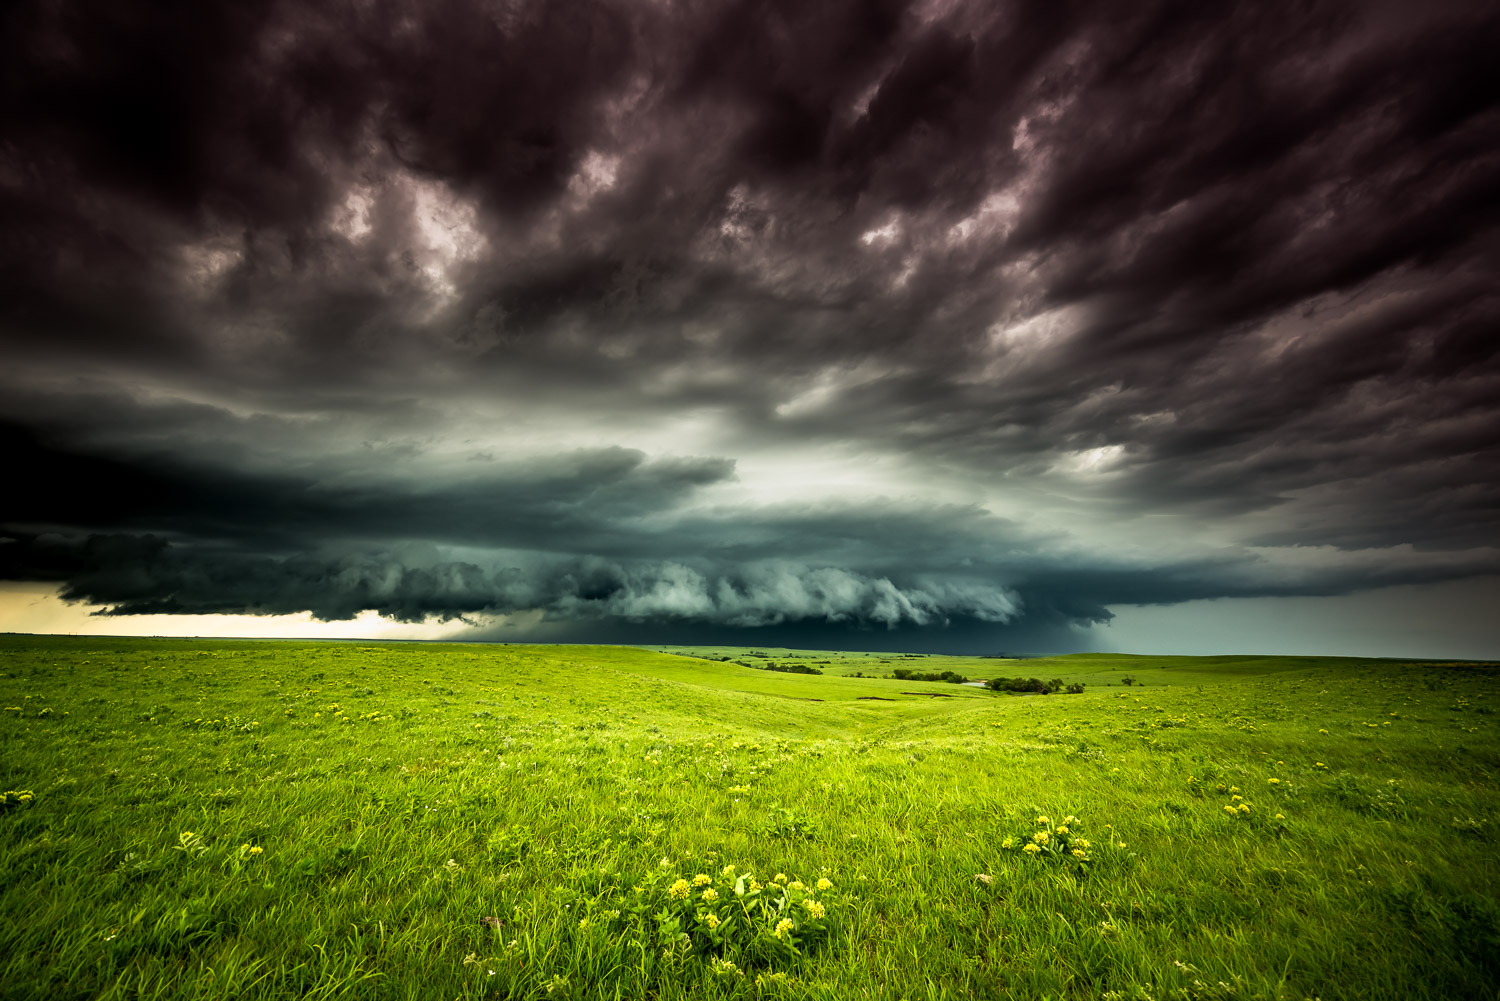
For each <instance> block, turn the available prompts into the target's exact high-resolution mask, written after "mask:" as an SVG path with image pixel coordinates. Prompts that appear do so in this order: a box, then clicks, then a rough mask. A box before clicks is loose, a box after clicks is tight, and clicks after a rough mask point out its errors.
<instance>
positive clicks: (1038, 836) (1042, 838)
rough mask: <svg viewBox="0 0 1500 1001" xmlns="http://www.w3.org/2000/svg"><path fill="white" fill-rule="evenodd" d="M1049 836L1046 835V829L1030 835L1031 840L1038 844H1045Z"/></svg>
mask: <svg viewBox="0 0 1500 1001" xmlns="http://www.w3.org/2000/svg"><path fill="white" fill-rule="evenodd" d="M1049 837H1050V835H1048V834H1047V832H1046V831H1037V832H1036V833H1035V834H1033V835H1032V836H1031V840H1033V841H1035V842H1036V843H1037V844H1039V845H1045V844H1046V843H1047V841H1048V839H1049Z"/></svg>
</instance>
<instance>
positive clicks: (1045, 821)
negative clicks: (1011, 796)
mask: <svg viewBox="0 0 1500 1001" xmlns="http://www.w3.org/2000/svg"><path fill="white" fill-rule="evenodd" d="M1036 822H1037V823H1038V824H1050V823H1052V821H1050V820H1048V819H1047V818H1046V817H1038V818H1036Z"/></svg>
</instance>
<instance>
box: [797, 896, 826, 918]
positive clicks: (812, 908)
mask: <svg viewBox="0 0 1500 1001" xmlns="http://www.w3.org/2000/svg"><path fill="white" fill-rule="evenodd" d="M802 906H803V907H806V908H807V913H808V914H810V915H812V916H813V917H815V918H821V917H822V916H823V915H824V914H825V913H827V912H826V911H825V910H824V909H823V905H822V904H820V903H818V902H817V901H816V900H812V899H808V900H804V901H802Z"/></svg>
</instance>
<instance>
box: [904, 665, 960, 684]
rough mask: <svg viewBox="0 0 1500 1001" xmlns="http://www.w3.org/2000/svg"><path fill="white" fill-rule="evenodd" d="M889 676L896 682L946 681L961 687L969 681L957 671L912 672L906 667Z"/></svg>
mask: <svg viewBox="0 0 1500 1001" xmlns="http://www.w3.org/2000/svg"><path fill="white" fill-rule="evenodd" d="M891 676H892V677H893V678H895V679H896V680H897V681H946V682H948V683H949V684H953V685H961V684H963V683H964V682H966V681H968V680H969V679H968V678H966V677H964V676H963V675H962V674H959V673H958V672H957V671H942V672H937V671H913V670H911V669H910V668H906V667H898V668H896V669H895V670H894V671H892V672H891Z"/></svg>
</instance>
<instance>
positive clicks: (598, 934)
mask: <svg viewBox="0 0 1500 1001" xmlns="http://www.w3.org/2000/svg"><path fill="white" fill-rule="evenodd" d="M753 654H761V655H762V656H759V657H757V656H753ZM723 657H727V658H729V660H728V661H724V660H720V659H718V658H723ZM770 661H776V662H778V663H796V664H806V665H811V666H814V667H816V668H817V669H818V670H821V671H822V672H823V674H821V675H804V674H787V673H778V672H772V671H767V670H760V669H757V668H756V667H754V666H743V665H744V664H751V665H762V666H763V665H764V664H765V663H766V662H770ZM902 667H904V668H908V669H911V670H916V671H921V672H940V671H943V670H952V671H955V672H958V673H960V674H963V675H965V676H968V677H971V678H988V677H991V676H1001V675H1003V676H1011V677H1014V676H1018V675H1019V676H1026V677H1030V676H1036V677H1041V678H1053V677H1061V678H1063V679H1065V680H1067V681H1070V682H1071V681H1077V682H1082V683H1083V684H1084V685H1085V690H1084V692H1083V694H1080V695H1048V696H1040V695H1031V696H1010V695H1000V694H996V693H991V692H988V691H985V690H983V689H979V688H974V687H967V686H962V685H954V684H944V683H933V682H913V681H900V680H894V679H890V678H887V677H884V675H888V674H890V673H892V671H894V670H895V669H896V668H902ZM855 674H864V675H880V677H852V675H855ZM1126 678H1130V679H1132V680H1133V682H1134V683H1133V684H1129V685H1127V684H1125V683H1124V679H1126ZM1497 679H1500V674H1497V671H1496V668H1495V666H1494V665H1474V664H1436V663H1409V662H1391V661H1365V660H1341V659H1333V658H1278V657H1218V658H1186V657H1126V656H1118V655H1080V656H1072V657H1060V658H1049V659H1028V660H1015V661H1012V660H997V659H990V658H951V657H935V656H934V657H914V656H912V655H902V654H864V653H859V654H845V653H837V652H810V651H787V650H757V651H750V650H739V649H734V648H723V649H721V648H658V649H656V650H646V649H635V648H620V647H570V646H554V647H523V646H478V645H438V644H384V643H382V644H374V643H300V642H250V641H245V642H235V641H200V640H154V641H153V640H125V639H67V638H48V637H0V786H3V788H4V790H5V794H4V800H3V803H4V805H3V807H0V984H3V985H4V986H3V989H0V993H3V995H4V996H5V997H6V998H33V997H34V998H74V997H76V998H157V997H161V998H169V997H170V998H186V997H194V998H196V997H203V998H211V997H212V998H219V997H231V996H232V997H244V998H259V997H265V998H284V997H313V998H324V997H339V996H350V997H372V998H439V997H442V998H447V997H476V998H477V997H529V998H552V999H561V998H617V997H621V998H624V997H662V998H679V997H680V998H705V997H707V998H717V997H723V998H731V997H733V998H780V997H785V998H803V997H807V998H830V999H831V998H840V999H844V998H856V997H858V998H889V999H893V1001H894V999H912V998H939V997H982V998H990V997H997V998H1004V997H1014V998H1028V999H1031V998H1044V997H1046V998H1054V999H1056V998H1078V999H1091V998H1098V999H1110V1001H1115V999H1135V1001H1139V999H1147V998H1149V999H1189V1001H1192V999H1211V998H1212V999H1231V998H1265V999H1279V998H1286V999H1296V1001H1301V999H1304V998H1312V997H1318V998H1322V999H1324V1001H1333V999H1339V998H1350V999H1353V998H1362V999H1364V998H1433V999H1438V998H1495V997H1496V996H1497V994H1496V990H1495V986H1494V985H1495V983H1496V982H1497V979H1500V906H1497V904H1496V898H1497V894H1500V857H1497V856H1500V853H1497V845H1500V841H1497V837H1496V821H1497V819H1500V809H1497V808H1500V791H1497V788H1496V775H1497V770H1500V731H1497V725H1496V724H1497V717H1496V716H1495V715H1494V713H1493V712H1492V710H1493V709H1494V708H1495V706H1494V703H1495V701H1496V699H1497V696H1500V687H1497V684H1496V682H1497Z"/></svg>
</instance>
